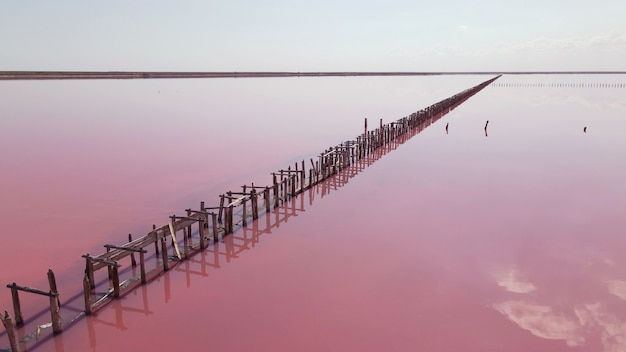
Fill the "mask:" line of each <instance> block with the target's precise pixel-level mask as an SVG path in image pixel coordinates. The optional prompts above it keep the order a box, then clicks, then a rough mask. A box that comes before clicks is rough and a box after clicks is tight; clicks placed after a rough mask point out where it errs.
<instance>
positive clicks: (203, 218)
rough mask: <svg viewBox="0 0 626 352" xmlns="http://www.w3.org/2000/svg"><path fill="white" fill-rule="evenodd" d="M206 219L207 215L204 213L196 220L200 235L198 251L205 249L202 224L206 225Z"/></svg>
mask: <svg viewBox="0 0 626 352" xmlns="http://www.w3.org/2000/svg"><path fill="white" fill-rule="evenodd" d="M207 218H208V214H206V213H204V214H202V215H200V219H199V220H198V234H199V235H200V249H202V250H203V249H205V248H206V246H205V244H204V224H206V223H207V221H206V219H207Z"/></svg>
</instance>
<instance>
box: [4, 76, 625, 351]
mask: <svg viewBox="0 0 626 352" xmlns="http://www.w3.org/2000/svg"><path fill="white" fill-rule="evenodd" d="M485 79H487V78H486V77H453V78H439V80H436V79H434V78H428V79H427V78H411V79H407V78H395V79H390V78H385V79H381V78H378V79H361V78H359V79H329V80H303V79H298V80H267V81H265V80H257V81H250V80H248V81H246V80H216V81H153V82H116V81H113V82H13V83H10V86H9V85H7V84H6V83H3V85H2V86H1V87H0V89H2V90H3V93H6V94H1V95H0V96H2V97H6V96H8V95H10V96H11V97H13V99H12V100H10V101H9V100H7V101H3V102H2V103H3V107H5V108H4V110H3V112H2V113H3V117H2V120H1V121H2V124H3V125H2V132H0V134H1V135H0V136H1V137H2V139H1V141H0V143H1V144H2V160H1V161H2V165H3V166H2V169H1V171H0V172H1V173H2V180H3V181H4V182H3V183H2V185H1V186H0V191H1V195H2V203H1V206H2V209H1V210H2V211H1V212H0V213H1V214H2V218H1V219H2V227H3V229H6V231H5V232H3V233H2V235H0V240H1V241H2V242H1V243H2V257H1V259H0V264H2V268H3V269H2V272H1V275H0V278H1V279H2V280H3V282H6V283H9V282H13V281H16V282H18V283H20V284H23V285H30V286H35V287H37V286H39V287H46V285H47V284H46V281H45V272H46V270H47V269H48V267H52V268H53V269H54V270H55V272H57V276H59V277H60V286H61V297H62V302H63V297H68V298H69V297H71V296H73V295H75V294H77V293H80V283H81V282H80V280H81V278H82V265H83V262H82V260H81V258H80V255H81V254H84V253H86V252H90V253H99V252H101V251H102V249H101V248H102V247H101V245H102V244H104V243H106V242H114V243H116V242H121V241H123V240H124V238H125V237H126V235H127V233H129V232H132V233H136V234H143V233H145V232H147V231H148V230H149V228H150V227H151V224H152V223H156V224H158V225H161V224H163V223H165V221H166V220H167V216H168V215H171V214H173V213H177V212H178V213H182V209H184V208H187V207H190V206H194V204H197V203H198V202H199V201H200V200H205V201H207V202H208V203H209V205H210V203H211V200H215V199H217V195H218V194H220V193H223V192H225V191H227V190H231V189H235V188H237V187H238V186H240V185H242V184H245V183H249V182H255V183H257V184H262V183H263V182H269V180H270V178H269V173H270V172H272V171H275V170H277V169H279V168H284V167H286V166H287V165H288V164H290V163H293V162H295V161H299V160H300V159H303V158H309V157H314V156H316V155H317V153H318V152H319V151H321V150H323V149H324V148H326V147H328V146H331V145H335V144H337V143H339V142H341V141H342V140H347V139H351V138H353V137H355V136H356V135H357V134H358V133H359V132H360V129H361V128H362V118H363V117H365V116H369V117H370V119H371V120H370V121H377V119H378V118H384V119H385V120H386V121H390V120H395V119H397V118H400V117H402V116H404V115H406V114H408V113H410V112H412V111H414V110H417V109H419V108H421V107H425V106H427V105H429V104H431V103H433V102H435V101H438V100H440V99H442V98H444V97H447V96H449V95H452V94H454V93H456V92H458V91H460V90H462V89H465V88H467V87H469V86H472V85H475V84H477V83H478V82H481V81H483V80H485ZM554 79H555V78H554V77H549V76H548V77H545V76H538V77H506V76H505V77H502V78H501V79H500V80H501V81H504V80H507V81H510V82H517V81H522V82H523V81H533V80H536V81H550V80H554ZM557 79H561V80H568V81H577V80H585V81H588V80H598V81H603V80H607V79H609V77H594V76H587V77H576V76H573V77H563V78H557ZM610 79H611V80H615V81H617V82H622V81H623V80H624V77H623V76H610ZM9 93H10V94H9ZM623 93H624V91H623V89H597V88H596V89H593V88H584V89H576V88H571V89H570V88H554V89H549V88H541V89H540V88H505V87H499V88H496V87H489V88H487V89H485V90H484V91H482V92H481V93H479V94H478V95H476V96H474V97H472V98H471V99H470V100H468V101H467V102H466V103H464V104H463V105H461V106H459V107H458V108H457V109H455V110H454V111H452V112H451V113H450V114H448V115H446V116H444V117H443V118H442V119H441V120H439V121H437V122H435V124H433V125H432V126H430V127H428V128H427V129H425V130H424V131H422V132H421V133H420V134H418V135H416V136H415V137H413V138H411V139H410V140H408V141H406V142H404V143H402V144H400V145H397V146H393V147H394V148H393V150H385V151H383V152H384V155H378V156H376V157H375V158H374V159H373V160H370V161H369V162H368V161H363V163H362V164H361V165H360V166H355V167H354V168H353V169H352V170H348V171H346V174H344V175H338V176H337V178H335V179H333V180H331V181H330V182H329V183H327V184H325V185H320V186H319V187H317V188H315V189H312V190H311V191H310V192H306V193H305V194H304V195H303V196H302V197H299V198H297V199H294V200H293V201H290V202H288V203H286V204H284V205H283V206H281V207H280V208H279V209H277V210H276V211H274V212H273V213H271V214H268V215H263V216H262V217H261V218H260V219H259V221H258V222H257V223H254V224H252V225H250V226H249V227H248V228H247V229H238V230H237V231H236V232H235V234H234V235H233V236H227V237H226V238H225V239H224V242H223V243H218V244H217V245H215V246H211V247H209V249H208V250H206V251H204V252H201V253H199V254H197V255H196V256H194V257H193V258H192V259H191V260H189V261H185V262H182V263H180V264H179V265H177V266H176V267H175V268H174V269H173V270H171V271H170V272H168V273H166V274H163V275H161V276H159V277H157V278H156V279H155V280H154V281H152V282H150V283H149V284H148V285H146V286H142V287H140V288H138V289H136V290H135V291H133V292H131V293H129V294H127V295H125V296H124V297H123V298H121V299H119V300H117V301H114V302H112V303H111V304H109V305H107V306H106V307H105V308H104V309H102V310H100V311H98V312H97V314H96V315H95V316H92V317H89V318H86V319H79V320H78V321H77V322H76V323H75V324H73V325H72V326H68V327H67V328H66V329H65V331H64V332H63V334H61V335H59V336H57V337H55V338H42V339H40V340H34V341H31V342H29V343H28V344H26V345H24V346H23V347H25V349H27V350H33V351H84V350H92V351H110V350H154V351H166V350H209V349H211V350H220V351H253V350H254V351H260V350H266V351H293V350H297V351H319V350H335V351H345V350H363V351H380V350H388V351H415V350H424V351H458V350H464V351H503V350H507V351H531V350H532V351H569V350H573V351H620V350H623V349H625V348H626V305H625V302H624V300H626V269H625V268H626V265H625V264H626V256H625V255H624V254H623V253H624V251H623V248H624V239H623V235H624V229H625V228H626V226H625V225H626V218H625V217H624V216H623V214H624V209H626V187H625V186H624V184H623V180H624V179H626V164H624V163H623V160H626V158H625V157H626V155H625V154H626V148H624V147H625V145H624V143H625V142H624V141H626V139H625V138H624V132H623V131H624V130H625V128H626V120H624V118H623V117H624V113H625V112H626V103H625V102H624V100H623V99H622V98H621V97H622V96H623ZM3 99H6V98H3ZM35 102H36V103H35ZM46 111H51V113H50V114H47V113H46ZM86 114H89V116H85V115H86ZM486 120H489V121H490V122H489V128H488V136H485V131H484V130H483V126H484V124H485V121H486ZM446 123H448V124H449V129H448V133H446V131H445V128H444V127H445V125H446ZM370 124H371V122H370ZM585 126H587V132H586V133H583V127H585ZM349 175H352V176H349ZM142 231H143V232H142ZM151 260H152V262H150V263H151V264H149V265H151V266H154V265H155V264H154V263H153V261H154V259H151ZM126 265H127V264H126ZM5 268H8V269H9V270H6V269H5ZM126 275H128V274H126ZM3 282H2V283H3ZM8 291H9V290H8V289H5V290H4V291H0V309H6V310H9V311H10V309H9V308H10V295H9V292H8ZM40 300H41V299H38V297H35V298H31V297H29V296H25V299H24V300H23V302H22V304H23V305H24V306H26V309H25V315H26V318H27V319H28V316H31V315H36V314H37V313H39V312H41V311H45V304H46V302H45V300H44V302H39V301H40ZM80 303H81V302H80V300H78V301H68V302H67V303H66V305H65V306H64V307H62V314H64V317H65V318H67V317H73V316H76V315H77V314H78V311H80V309H81V305H80ZM5 307H6V308H5ZM47 321H49V317H48V316H47V315H46V314H40V315H39V316H38V317H37V318H34V319H33V321H31V322H30V323H29V324H30V325H29V326H27V327H26V328H23V329H21V330H19V333H20V334H22V336H23V335H25V334H27V333H29V332H31V331H32V330H33V326H35V325H38V324H45V323H46V322H47ZM44 330H46V331H47V330H49V329H44ZM46 334H47V335H46ZM44 335H46V336H49V333H47V332H46V333H44ZM5 338H6V337H5V336H4V335H0V346H4V345H6V342H5Z"/></svg>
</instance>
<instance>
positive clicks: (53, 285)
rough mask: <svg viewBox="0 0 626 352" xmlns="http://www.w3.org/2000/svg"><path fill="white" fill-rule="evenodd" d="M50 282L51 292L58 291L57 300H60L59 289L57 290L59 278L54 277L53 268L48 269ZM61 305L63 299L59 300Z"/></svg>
mask: <svg viewBox="0 0 626 352" xmlns="http://www.w3.org/2000/svg"><path fill="white" fill-rule="evenodd" d="M48 284H50V292H54V293H57V300H59V295H58V293H59V291H58V290H57V280H56V279H55V278H54V272H52V269H48ZM59 305H61V301H60V300H59Z"/></svg>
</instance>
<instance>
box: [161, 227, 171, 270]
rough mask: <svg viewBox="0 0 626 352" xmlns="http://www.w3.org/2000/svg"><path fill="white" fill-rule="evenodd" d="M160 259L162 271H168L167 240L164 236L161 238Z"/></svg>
mask: <svg viewBox="0 0 626 352" xmlns="http://www.w3.org/2000/svg"><path fill="white" fill-rule="evenodd" d="M161 258H162V260H163V271H168V270H170V263H169V258H168V256H167V239H166V238H165V236H163V237H161Z"/></svg>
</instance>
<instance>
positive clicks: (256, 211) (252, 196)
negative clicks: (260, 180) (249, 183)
mask: <svg viewBox="0 0 626 352" xmlns="http://www.w3.org/2000/svg"><path fill="white" fill-rule="evenodd" d="M250 202H251V203H252V205H251V206H252V220H256V219H258V218H259V204H258V199H257V193H256V189H255V188H253V189H252V190H250Z"/></svg>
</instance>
